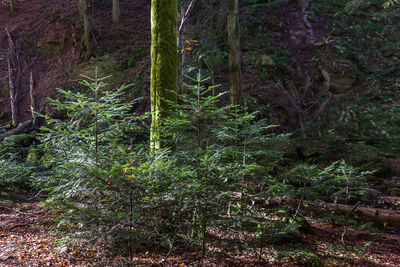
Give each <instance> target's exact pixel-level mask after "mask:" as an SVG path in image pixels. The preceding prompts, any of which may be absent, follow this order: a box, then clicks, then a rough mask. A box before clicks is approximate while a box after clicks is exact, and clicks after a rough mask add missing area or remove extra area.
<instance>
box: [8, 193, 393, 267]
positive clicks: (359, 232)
mask: <svg viewBox="0 0 400 267" xmlns="http://www.w3.org/2000/svg"><path fill="white" fill-rule="evenodd" d="M18 194H19V198H20V200H19V201H17V202H9V201H0V266H93V265H96V266H129V265H130V266H318V265H306V264H312V262H314V263H315V261H314V259H315V255H316V256H317V259H318V258H319V259H320V260H321V261H322V263H323V266H400V233H399V232H398V231H396V230H398V229H394V231H393V229H392V231H389V230H388V229H386V230H379V229H376V228H371V227H367V228H365V229H363V228H362V227H357V226H354V225H353V226H349V227H346V226H345V225H343V224H340V223H337V222H335V223H333V222H332V221H323V220H310V222H311V225H312V228H313V233H312V234H302V240H303V242H301V243H299V244H283V245H280V246H268V245H266V246H265V247H264V248H263V249H262V250H260V249H259V248H257V249H244V250H242V251H240V252H238V251H230V252H228V251H227V252H223V250H220V249H215V247H214V248H213V247H212V246H215V244H208V246H207V250H208V252H207V253H206V256H205V257H201V252H199V251H193V250H192V251H190V250H187V249H184V248H174V249H173V250H172V252H171V253H168V251H154V250H151V249H150V248H149V250H148V251H145V250H143V251H136V252H135V253H134V254H133V255H132V258H131V261H130V260H129V259H128V257H124V256H121V255H118V254H117V253H116V252H115V251H114V252H111V251H112V250H108V249H107V248H106V247H99V246H97V247H88V246H82V245H74V246H72V247H71V246H66V245H65V244H64V243H63V242H62V236H61V235H60V234H57V232H55V231H54V226H55V225H54V221H53V220H52V218H54V217H55V214H54V213H53V212H52V211H50V210H48V209H47V208H45V205H44V204H43V203H42V202H39V201H38V200H37V199H35V197H34V195H33V194H32V193H26V192H18ZM346 228H347V230H346V234H345V235H344V241H345V245H344V244H343V241H342V238H341V237H342V235H343V233H344V231H345V229H346ZM217 251H218V252H217ZM306 251H307V252H312V254H307V253H305V252H306ZM166 255H168V256H167V257H166ZM307 255H308V256H307ZM310 255H313V256H310ZM129 262H130V264H129Z"/></svg>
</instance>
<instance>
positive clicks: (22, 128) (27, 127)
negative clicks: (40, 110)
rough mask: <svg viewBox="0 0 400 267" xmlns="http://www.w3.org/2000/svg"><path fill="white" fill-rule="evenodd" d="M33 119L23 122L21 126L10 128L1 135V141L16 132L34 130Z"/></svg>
mask: <svg viewBox="0 0 400 267" xmlns="http://www.w3.org/2000/svg"><path fill="white" fill-rule="evenodd" d="M32 126H33V125H32V120H29V121H26V122H24V123H22V124H21V125H20V126H18V127H17V128H14V129H12V130H9V131H7V132H5V133H3V134H1V135H0V142H1V141H3V140H4V138H6V137H8V136H11V135H16V134H20V133H29V132H31V131H32V129H33V127H32Z"/></svg>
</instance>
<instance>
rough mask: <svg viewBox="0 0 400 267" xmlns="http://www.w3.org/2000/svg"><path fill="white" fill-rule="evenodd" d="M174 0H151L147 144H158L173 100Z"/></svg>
mask: <svg viewBox="0 0 400 267" xmlns="http://www.w3.org/2000/svg"><path fill="white" fill-rule="evenodd" d="M177 19H178V0H151V79H150V98H151V115H152V122H151V132H150V147H151V148H152V149H153V150H157V149H159V148H160V147H161V146H162V145H161V130H160V126H161V123H162V120H163V118H165V117H166V116H168V111H170V110H171V106H170V105H169V104H168V102H167V101H172V102H175V103H176V101H177V93H176V90H177V64H178V45H177V38H178V34H177Z"/></svg>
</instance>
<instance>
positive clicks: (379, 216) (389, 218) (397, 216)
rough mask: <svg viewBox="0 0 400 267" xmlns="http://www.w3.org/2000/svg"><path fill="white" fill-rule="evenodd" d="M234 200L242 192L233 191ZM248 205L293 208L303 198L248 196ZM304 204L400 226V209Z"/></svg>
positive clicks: (317, 203) (268, 207) (241, 197)
mask: <svg viewBox="0 0 400 267" xmlns="http://www.w3.org/2000/svg"><path fill="white" fill-rule="evenodd" d="M230 196H231V198H232V200H234V201H241V200H242V201H243V200H244V198H243V196H242V195H241V194H240V193H232V194H231V195H230ZM245 199H247V201H246V200H245V202H247V203H248V205H252V206H255V207H259V208H264V209H276V208H279V207H281V206H283V205H289V206H292V207H293V209H297V208H298V206H299V203H300V205H301V202H302V201H301V200H296V199H290V198H283V199H280V200H276V201H274V200H272V201H271V200H266V199H264V198H259V197H255V196H249V195H248V196H246V198H245ZM303 203H304V204H307V206H308V208H307V209H309V208H311V209H313V210H315V209H318V210H327V211H329V212H334V213H336V214H340V215H344V216H348V217H352V218H355V219H356V220H358V221H365V222H374V223H377V224H381V225H383V226H385V227H386V226H393V227H399V228H400V210H388V209H377V208H368V207H359V206H352V205H342V204H335V203H326V202H323V201H321V202H316V201H303Z"/></svg>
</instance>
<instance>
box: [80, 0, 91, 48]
mask: <svg viewBox="0 0 400 267" xmlns="http://www.w3.org/2000/svg"><path fill="white" fill-rule="evenodd" d="M87 1H88V0H82V5H83V23H84V35H83V44H84V46H85V48H86V50H87V52H88V54H90V36H91V35H92V25H91V19H90V14H89V9H88V4H87Z"/></svg>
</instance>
